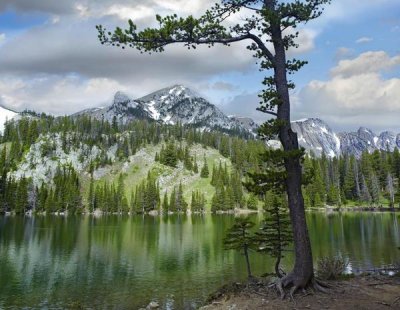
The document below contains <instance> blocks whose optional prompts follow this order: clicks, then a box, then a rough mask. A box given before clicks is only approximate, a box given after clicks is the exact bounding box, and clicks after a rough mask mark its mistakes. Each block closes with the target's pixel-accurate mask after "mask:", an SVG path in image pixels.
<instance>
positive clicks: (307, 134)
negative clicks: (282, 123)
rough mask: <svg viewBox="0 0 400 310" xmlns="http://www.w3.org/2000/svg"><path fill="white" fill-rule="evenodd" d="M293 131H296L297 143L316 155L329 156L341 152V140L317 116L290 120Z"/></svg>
mask: <svg viewBox="0 0 400 310" xmlns="http://www.w3.org/2000/svg"><path fill="white" fill-rule="evenodd" d="M292 129H293V131H295V132H297V139H298V140H299V144H300V145H301V146H302V147H304V148H305V149H306V150H309V151H313V153H314V154H315V155H317V156H321V155H322V153H325V154H326V155H328V156H330V157H334V156H338V155H340V153H341V141H340V138H339V137H338V135H336V134H335V133H334V132H333V131H332V129H330V128H329V126H328V125H327V124H325V123H324V122H323V121H322V120H320V119H318V118H309V119H303V120H298V121H295V122H292Z"/></svg>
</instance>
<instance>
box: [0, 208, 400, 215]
mask: <svg viewBox="0 0 400 310" xmlns="http://www.w3.org/2000/svg"><path fill="white" fill-rule="evenodd" d="M305 211H306V212H325V213H328V214H331V213H342V212H343V213H346V212H354V213H358V212H370V213H388V212H390V213H397V212H400V208H388V207H361V206H354V207H323V208H309V209H305ZM263 213H265V212H264V211H263V210H250V209H235V210H228V211H216V212H211V211H204V212H198V211H196V212H192V211H190V210H189V211H187V212H168V213H163V212H162V213H161V214H160V212H159V211H156V210H154V211H150V212H144V213H131V212H103V211H100V210H96V211H94V212H76V213H71V214H70V213H69V212H68V211H65V212H51V213H47V212H46V211H44V212H32V210H30V211H28V212H25V213H19V214H17V213H15V212H9V211H0V215H5V216H11V215H28V216H32V215H42V216H43V215H57V216H68V215H92V216H95V217H98V216H107V215H128V216H136V215H148V216H154V217H156V216H168V215H187V216H190V215H207V214H212V215H249V214H263Z"/></svg>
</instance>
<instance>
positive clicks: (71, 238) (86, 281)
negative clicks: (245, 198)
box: [0, 213, 400, 309]
mask: <svg viewBox="0 0 400 310" xmlns="http://www.w3.org/2000/svg"><path fill="white" fill-rule="evenodd" d="M233 219H234V218H233V216H228V215H219V216H218V215H213V216H212V215H205V216H200V215H197V216H168V217H161V218H160V217H151V216H144V217H141V216H136V217H128V216H104V217H99V218H95V217H92V216H76V217H75V216H69V217H62V216H34V217H16V216H0V308H2V309H3V308H20V307H26V308H45V309H46V308H51V309H54V308H74V307H76V308H79V307H83V308H93V309H106V308H107V309H110V308H113V309H137V308H139V307H143V306H146V305H147V304H148V303H149V302H150V301H151V300H157V301H158V302H159V303H160V304H161V305H162V307H163V309H192V308H196V307H197V306H199V305H200V304H201V303H202V302H203V301H204V299H205V298H206V297H207V296H208V294H209V293H211V292H212V291H213V290H215V289H217V288H218V287H220V286H221V285H223V284H225V283H227V282H230V281H234V280H241V279H244V278H245V277H246V274H245V272H246V271H245V265H244V260H243V257H242V256H241V255H240V254H237V253H235V252H233V251H224V250H223V249H222V246H221V244H222V238H223V236H224V233H225V231H226V230H227V229H228V228H229V227H230V226H231V225H232V223H233ZM261 219H262V218H261V216H258V215H255V216H254V220H255V221H260V220H261ZM307 220H308V225H309V230H310V234H311V239H312V246H313V253H314V257H315V259H318V257H321V256H327V255H339V254H340V255H342V256H344V257H346V258H348V259H349V261H350V265H349V268H351V270H352V271H353V272H357V271H360V270H362V269H371V268H374V267H382V266H387V265H390V264H391V263H393V262H396V261H400V251H399V250H398V249H397V247H399V246H400V214H398V213H397V214H392V213H344V214H338V213H335V214H331V215H327V214H325V213H309V214H307ZM251 262H252V268H253V273H254V274H256V275H257V274H262V273H265V272H268V271H272V260H270V259H269V258H268V257H266V256H262V255H259V254H256V253H254V254H252V256H251ZM291 263H292V256H291V253H288V254H287V257H286V258H285V259H284V262H283V264H284V266H290V264H291Z"/></svg>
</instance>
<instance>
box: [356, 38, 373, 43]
mask: <svg viewBox="0 0 400 310" xmlns="http://www.w3.org/2000/svg"><path fill="white" fill-rule="evenodd" d="M371 41H373V39H372V38H370V37H361V38H359V39H357V40H356V43H358V44H362V43H368V42H371Z"/></svg>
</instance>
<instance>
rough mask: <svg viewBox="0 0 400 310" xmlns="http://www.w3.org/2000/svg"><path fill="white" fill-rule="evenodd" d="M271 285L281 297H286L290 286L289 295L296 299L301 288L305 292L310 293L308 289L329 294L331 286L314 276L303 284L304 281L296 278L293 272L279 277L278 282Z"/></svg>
mask: <svg viewBox="0 0 400 310" xmlns="http://www.w3.org/2000/svg"><path fill="white" fill-rule="evenodd" d="M271 287H275V288H276V290H277V291H278V292H279V294H280V295H281V299H284V298H285V297H286V294H287V292H286V291H285V290H286V289H288V288H290V290H289V297H290V298H291V299H292V300H293V301H294V297H293V295H294V294H295V293H296V292H297V291H298V290H299V289H301V290H302V292H303V294H308V293H307V290H311V291H312V292H321V293H325V294H329V288H330V286H329V285H328V284H326V283H324V282H322V281H321V280H318V279H316V278H314V277H313V278H312V279H311V280H310V281H309V282H308V283H306V284H303V283H302V281H299V280H297V279H296V277H295V276H294V275H293V274H291V273H290V274H288V275H286V276H285V277H283V278H281V279H277V280H276V282H274V283H273V284H271Z"/></svg>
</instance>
